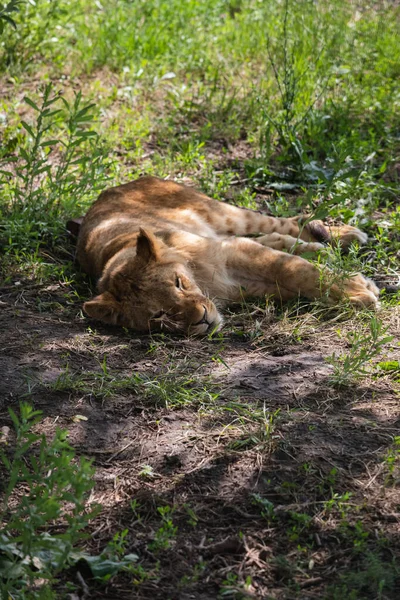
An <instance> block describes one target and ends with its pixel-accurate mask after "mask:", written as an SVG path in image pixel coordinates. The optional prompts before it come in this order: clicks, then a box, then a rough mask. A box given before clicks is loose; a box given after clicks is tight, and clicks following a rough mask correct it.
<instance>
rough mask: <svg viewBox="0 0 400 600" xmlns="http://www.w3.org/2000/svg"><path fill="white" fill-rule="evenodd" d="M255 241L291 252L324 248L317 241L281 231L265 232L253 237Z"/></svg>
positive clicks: (268, 246) (314, 250)
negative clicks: (310, 240)
mask: <svg viewBox="0 0 400 600" xmlns="http://www.w3.org/2000/svg"><path fill="white" fill-rule="evenodd" d="M255 241H256V242H258V243H259V244H262V246H266V247H267V248H273V249H274V250H281V251H282V250H287V251H288V252H290V253H291V254H297V255H300V254H304V253H306V252H318V251H319V250H322V249H323V248H324V245H323V244H320V243H319V242H305V241H304V240H302V239H300V238H295V237H293V236H291V235H284V234H282V233H267V234H266V235H262V236H260V237H257V238H255Z"/></svg>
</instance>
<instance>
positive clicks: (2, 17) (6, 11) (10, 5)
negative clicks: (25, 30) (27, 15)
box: [0, 0, 22, 35]
mask: <svg viewBox="0 0 400 600" xmlns="http://www.w3.org/2000/svg"><path fill="white" fill-rule="evenodd" d="M19 4H22V0H10V2H7V4H0V35H1V34H2V33H3V31H4V24H5V23H9V24H10V25H11V26H12V27H14V29H16V27H17V25H16V23H15V21H14V19H13V18H12V17H10V15H11V13H14V12H17V11H18V5H19Z"/></svg>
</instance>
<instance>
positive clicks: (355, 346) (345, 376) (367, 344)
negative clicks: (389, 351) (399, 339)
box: [326, 317, 393, 386]
mask: <svg viewBox="0 0 400 600" xmlns="http://www.w3.org/2000/svg"><path fill="white" fill-rule="evenodd" d="M387 331H388V328H387V327H384V325H383V323H382V322H381V321H379V319H377V318H376V317H372V318H371V321H370V325H369V332H360V331H356V332H353V333H349V334H348V335H347V341H348V343H349V345H350V350H349V352H348V354H342V355H339V356H338V355H337V354H336V353H335V352H334V353H333V354H332V355H331V356H329V357H328V358H326V361H327V362H328V363H329V364H330V365H332V367H333V374H332V375H331V377H330V382H331V383H332V384H333V385H336V386H345V385H349V384H350V383H351V382H352V381H354V380H357V379H360V378H362V377H365V376H366V375H368V374H369V373H370V371H369V370H368V369H367V368H366V367H367V365H368V363H369V362H370V361H371V360H372V359H373V358H375V357H376V356H379V354H381V352H382V349H383V347H384V346H385V344H387V343H389V342H391V341H392V339H393V336H391V335H386V334H387Z"/></svg>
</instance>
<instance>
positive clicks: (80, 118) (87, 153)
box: [0, 84, 110, 251]
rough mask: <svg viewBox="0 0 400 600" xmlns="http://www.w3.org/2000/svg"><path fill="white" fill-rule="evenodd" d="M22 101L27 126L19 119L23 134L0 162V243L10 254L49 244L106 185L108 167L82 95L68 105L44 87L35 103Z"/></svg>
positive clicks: (63, 99) (56, 94) (90, 113)
mask: <svg viewBox="0 0 400 600" xmlns="http://www.w3.org/2000/svg"><path fill="white" fill-rule="evenodd" d="M24 101H25V103H26V104H27V106H29V108H30V109H31V111H32V118H31V120H30V123H28V121H25V120H21V133H23V135H20V136H18V137H17V138H16V140H15V142H16V148H15V150H14V151H13V152H7V147H6V150H5V155H3V157H2V158H1V160H0V185H1V186H2V187H3V195H2V198H1V201H0V214H1V216H2V217H3V219H2V226H1V229H0V236H1V237H0V240H1V244H2V245H3V247H5V249H6V250H8V251H10V250H12V249H13V248H18V249H19V250H21V249H32V248H35V247H36V246H37V245H38V243H41V242H46V243H48V244H51V243H53V241H54V238H55V237H57V235H58V234H59V233H60V231H61V230H62V227H63V221H62V220H63V218H64V217H65V216H66V215H71V214H76V213H77V211H79V209H80V207H81V206H82V203H84V201H85V199H86V198H88V197H90V198H92V199H93V198H95V197H96V193H97V192H98V191H99V190H100V189H102V188H103V187H104V186H105V184H106V181H107V178H108V176H107V172H106V171H107V167H108V166H110V161H108V159H107V157H106V150H105V148H104V146H102V144H101V141H100V138H99V135H98V134H97V133H96V131H94V129H93V125H94V119H95V118H94V113H93V109H94V107H95V105H94V104H87V103H85V102H84V101H83V99H82V94H81V92H78V93H77V94H75V96H74V99H73V100H72V101H68V100H67V99H66V98H65V97H64V96H63V95H61V94H59V93H57V92H55V91H54V89H53V86H52V85H51V84H47V85H46V86H45V87H44V88H43V90H42V93H41V96H40V99H39V101H38V102H35V101H34V100H32V99H31V98H30V97H25V98H24Z"/></svg>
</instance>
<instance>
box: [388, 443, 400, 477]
mask: <svg viewBox="0 0 400 600" xmlns="http://www.w3.org/2000/svg"><path fill="white" fill-rule="evenodd" d="M384 463H385V466H386V470H387V476H386V479H385V483H386V485H388V484H391V485H396V484H397V483H398V482H399V481H400V436H399V435H395V436H394V439H393V444H392V446H391V448H389V450H388V451H387V452H386V456H385V458H384Z"/></svg>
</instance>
